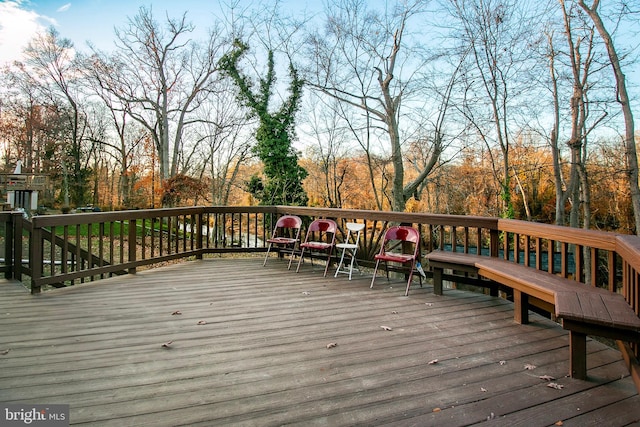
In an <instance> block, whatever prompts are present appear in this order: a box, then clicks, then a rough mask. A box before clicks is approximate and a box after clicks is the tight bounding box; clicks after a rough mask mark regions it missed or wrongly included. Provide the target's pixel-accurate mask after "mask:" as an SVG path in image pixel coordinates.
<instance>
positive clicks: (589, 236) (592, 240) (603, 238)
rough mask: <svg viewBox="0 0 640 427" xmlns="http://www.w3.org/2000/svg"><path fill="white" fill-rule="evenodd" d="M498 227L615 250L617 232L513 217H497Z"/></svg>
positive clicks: (503, 229) (543, 237)
mask: <svg viewBox="0 0 640 427" xmlns="http://www.w3.org/2000/svg"><path fill="white" fill-rule="evenodd" d="M498 229H499V230H500V231H506V232H510V233H518V234H524V235H530V236H535V237H539V238H542V239H549V240H555V241H560V242H565V243H570V244H575V245H582V246H589V247H595V248H599V249H604V250H608V251H615V250H616V238H617V237H618V236H619V234H616V233H611V232H606V231H599V230H585V229H582V228H572V227H564V226H561V225H552V224H540V223H535V222H530V221H521V220H515V219H499V220H498Z"/></svg>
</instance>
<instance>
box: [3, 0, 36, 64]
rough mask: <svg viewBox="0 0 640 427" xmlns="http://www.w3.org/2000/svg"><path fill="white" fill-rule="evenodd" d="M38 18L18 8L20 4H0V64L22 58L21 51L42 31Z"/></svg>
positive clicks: (12, 2)
mask: <svg viewBox="0 0 640 427" xmlns="http://www.w3.org/2000/svg"><path fill="white" fill-rule="evenodd" d="M39 18H40V16H39V15H38V14H37V13H35V12H33V11H29V10H24V9H21V8H20V2H14V1H6V2H2V3H0V62H1V63H6V62H13V61H16V60H20V59H21V58H22V50H23V49H24V48H25V46H26V45H27V44H28V43H29V41H30V40H31V39H32V38H33V36H34V35H35V34H36V33H37V32H38V31H41V30H42V29H43V26H42V25H41V24H40V23H39V22H38V21H39Z"/></svg>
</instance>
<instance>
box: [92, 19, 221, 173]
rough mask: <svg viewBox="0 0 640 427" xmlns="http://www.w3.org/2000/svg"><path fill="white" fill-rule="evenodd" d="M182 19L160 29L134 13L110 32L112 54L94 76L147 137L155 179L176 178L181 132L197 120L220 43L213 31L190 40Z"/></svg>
mask: <svg viewBox="0 0 640 427" xmlns="http://www.w3.org/2000/svg"><path fill="white" fill-rule="evenodd" d="M192 31H193V26H192V25H191V24H189V23H188V22H187V18H186V14H184V15H182V17H181V18H178V19H174V18H171V17H168V16H167V19H166V22H165V23H164V25H161V24H160V23H159V22H157V21H156V20H155V19H154V16H153V13H152V10H151V9H150V8H146V7H142V8H140V10H139V12H138V14H137V15H136V16H135V17H133V18H130V19H129V22H128V24H127V25H126V26H124V27H123V28H121V29H117V30H116V39H117V40H116V46H117V50H116V53H115V55H114V56H113V57H111V58H108V57H106V56H105V55H104V54H98V53H97V52H95V53H96V56H97V57H100V58H102V61H101V63H100V64H99V66H101V67H102V69H101V70H100V71H99V72H98V73H96V76H98V75H99V76H101V77H100V80H99V82H100V85H101V86H102V87H103V88H104V89H105V90H107V91H109V92H110V93H112V94H113V95H115V96H116V97H117V98H118V99H119V100H120V102H121V104H122V105H123V106H124V107H125V108H126V109H127V110H126V111H127V113H128V114H129V115H130V116H131V117H132V118H133V119H135V120H136V121H138V122H139V123H140V124H142V125H143V126H144V127H145V128H146V129H147V130H148V132H149V133H150V134H151V135H152V137H153V140H154V142H155V146H156V150H157V153H158V158H159V163H160V165H159V166H160V176H161V178H162V179H167V178H169V177H171V176H174V175H176V174H177V173H178V172H180V171H179V170H178V167H179V156H180V155H182V154H183V153H184V151H183V150H184V142H185V141H184V138H183V135H184V132H185V128H186V127H188V126H190V125H192V124H193V123H195V122H198V121H200V120H201V118H200V117H198V116H197V115H196V114H195V112H196V111H197V110H198V108H199V107H200V105H201V104H202V102H203V101H204V100H205V99H206V97H207V96H208V93H209V89H210V85H211V84H212V81H213V79H214V77H215V74H216V72H217V71H218V70H217V60H218V58H219V56H220V55H219V54H220V51H221V50H222V49H223V46H224V41H225V40H224V38H223V37H222V35H221V34H220V33H219V31H218V30H217V29H215V28H213V29H212V30H211V31H210V33H209V36H208V39H207V41H206V44H204V45H201V44H199V43H197V42H196V41H194V40H193V39H191V38H190V34H191V33H192Z"/></svg>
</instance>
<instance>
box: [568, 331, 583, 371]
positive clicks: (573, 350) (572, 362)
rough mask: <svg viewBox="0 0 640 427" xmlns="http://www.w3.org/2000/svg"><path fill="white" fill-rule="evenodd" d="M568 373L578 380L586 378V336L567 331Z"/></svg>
mask: <svg viewBox="0 0 640 427" xmlns="http://www.w3.org/2000/svg"><path fill="white" fill-rule="evenodd" d="M569 353H570V356H569V357H570V358H569V375H570V376H571V377H572V378H576V379H579V380H586V379H587V336H586V335H585V334H582V333H580V332H575V331H569Z"/></svg>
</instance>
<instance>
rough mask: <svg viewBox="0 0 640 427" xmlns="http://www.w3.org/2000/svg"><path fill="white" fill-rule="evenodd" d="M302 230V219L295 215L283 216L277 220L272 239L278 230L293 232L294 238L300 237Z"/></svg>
mask: <svg viewBox="0 0 640 427" xmlns="http://www.w3.org/2000/svg"><path fill="white" fill-rule="evenodd" d="M301 228H302V219H301V218H300V217H299V216H295V215H284V216H281V217H280V218H278V222H276V226H275V227H274V228H273V237H274V238H275V237H276V236H277V235H278V230H279V229H280V230H283V229H291V230H293V231H294V234H295V238H296V239H297V238H298V236H299V235H300V229H301Z"/></svg>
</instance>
